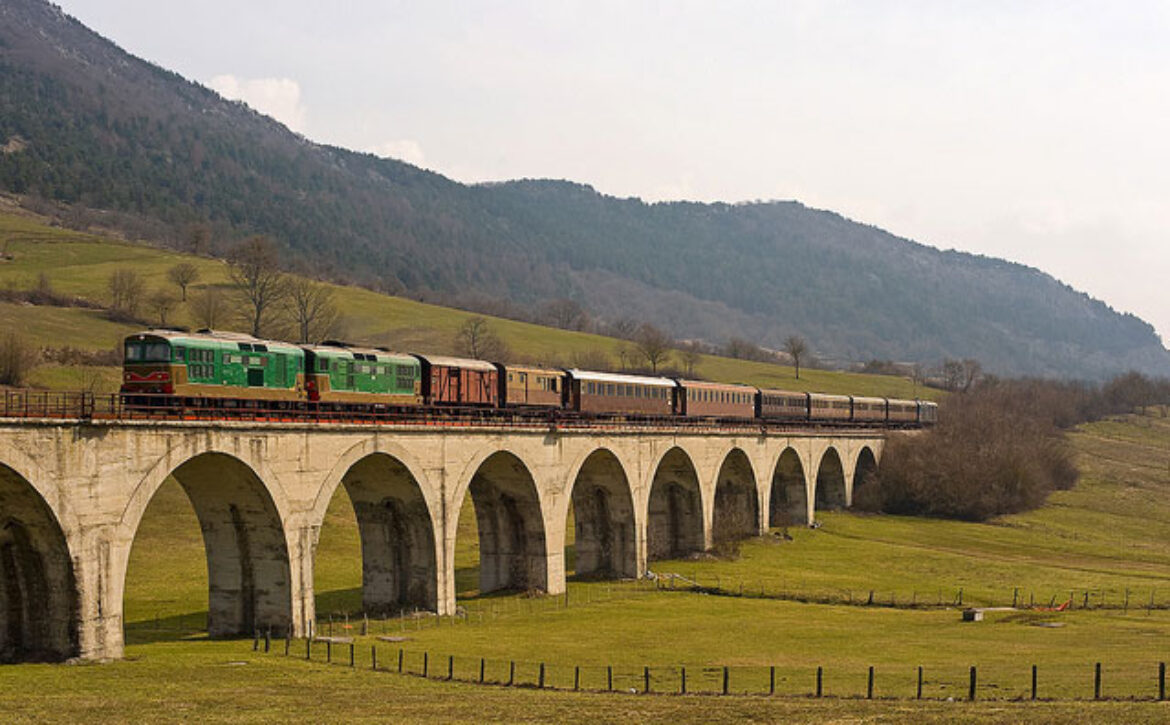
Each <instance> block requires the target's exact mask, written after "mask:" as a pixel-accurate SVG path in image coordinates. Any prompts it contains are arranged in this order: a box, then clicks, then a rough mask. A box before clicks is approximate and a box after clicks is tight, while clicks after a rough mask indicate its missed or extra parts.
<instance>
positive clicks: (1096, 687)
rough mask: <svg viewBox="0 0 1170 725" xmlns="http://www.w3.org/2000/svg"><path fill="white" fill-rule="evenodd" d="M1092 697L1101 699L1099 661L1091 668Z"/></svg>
mask: <svg viewBox="0 0 1170 725" xmlns="http://www.w3.org/2000/svg"><path fill="white" fill-rule="evenodd" d="M1093 699H1094V700H1100V699H1101V663H1100V662H1098V663H1097V665H1096V667H1094V668H1093Z"/></svg>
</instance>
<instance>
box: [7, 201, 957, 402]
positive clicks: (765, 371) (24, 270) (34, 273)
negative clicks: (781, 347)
mask: <svg viewBox="0 0 1170 725" xmlns="http://www.w3.org/2000/svg"><path fill="white" fill-rule="evenodd" d="M0 250H3V251H6V252H7V254H8V255H11V257H12V259H10V260H6V261H0V288H5V287H12V288H15V289H29V288H31V287H33V286H34V285H35V284H36V282H37V279H38V278H39V277H40V275H41V274H44V275H46V276H47V277H48V279H49V281H50V283H51V285H52V287H53V289H55V290H56V291H58V292H61V293H65V294H68V295H76V296H80V297H84V298H86V299H89V300H93V301H95V302H98V303H103V302H106V301H107V299H108V297H109V293H108V291H107V289H106V282H107V280H108V279H109V276H110V274H111V273H112V272H113V271H114V270H116V269H119V268H122V267H130V268H133V269H135V270H137V271H138V272H139V273H140V274H141V275H142V277H143V278H144V279H145V280H146V282H147V286H148V288H149V289H156V288H161V287H170V288H171V289H172V290H173V291H175V292H176V293H177V288H174V286H173V285H171V284H170V283H169V282H168V281H167V277H166V275H167V270H168V269H170V268H171V267H172V266H174V265H175V264H177V263H179V262H180V261H189V262H191V263H193V264H195V265H196V267H198V269H199V272H200V279H199V282H198V283H197V284H196V285H194V287H192V288H191V290H189V294H196V293H197V292H198V291H199V290H200V289H201V288H203V287H206V286H209V285H225V284H227V283H228V276H227V268H226V266H225V265H224V263H223V262H220V261H218V260H212V259H206V258H201V257H191V256H185V255H181V254H178V253H175V252H172V251H168V250H162V249H157V248H154V247H149V246H145V245H141V244H131V243H128V242H122V241H117V240H112V239H108V238H104V237H98V236H94V235H88V234H81V233H77V232H71V231H67V230H63V229H59V228H55V227H50V226H46V225H45V224H44V223H43V222H41V221H39V220H37V219H33V218H29V217H27V216H18V215H15V214H13V213H11V212H7V213H6V212H2V211H0ZM335 290H336V300H337V304H338V307H339V308H340V309H341V310H342V311H343V314H344V318H345V328H346V337H347V338H349V339H351V340H353V341H355V342H366V343H370V344H376V345H385V346H388V347H391V348H393V349H397V350H406V351H416V352H434V353H452V352H455V349H454V337H455V333H456V331H457V330H458V329H459V327H460V325H462V324H463V322H464V321H465V320H466V319H467V318H468V317H470V316H471V313H467V312H463V311H459V310H453V309H449V308H445V307H438V306H436V305H429V304H423V303H420V302H416V301H413V300H410V299H406V298H402V297H390V296H387V295H381V294H377V293H374V292H370V291H369V290H364V289H359V288H356V287H336V288H335ZM143 314H146V313H145V312H144V313H143ZM0 319H3V320H4V325H5V327H6V328H8V327H11V328H12V329H18V330H20V332H21V333H22V334H23V335H25V336H27V337H28V339H30V340H31V341H32V342H34V343H35V344H37V345H42V346H61V345H66V344H68V345H72V346H74V347H78V348H82V349H86V350H99V349H111V348H113V347H114V346H116V345H118V344H119V343H120V342H121V339H122V337H124V336H125V335H126V334H127V333H129V332H132V331H134V330H135V329H138V328H137V327H136V326H133V325H125V324H116V323H113V322H109V321H108V320H106V319H104V317H102V313H101V312H100V311H96V310H87V309H80V308H59V307H39V306H28V305H14V304H5V303H0ZM168 321H169V322H171V323H172V324H180V325H189V324H190V323H191V321H190V319H189V316H188V313H187V310H186V308H185V307H183V306H182V305H180V306H179V308H178V309H177V310H176V312H175V313H174V314H173V315H172V316H171V319H170V320H168ZM236 324H237V326H238V325H241V324H242V322H237V323H236ZM492 325H493V327H494V329H495V330H496V332H497V334H499V336H500V337H501V338H502V339H503V340H504V342H505V343H506V344H507V346H508V349H509V351H510V353H511V355H512V356H513V357H514V358H516V359H518V360H524V361H532V362H541V363H545V364H550V365H563V366H570V365H572V364H573V361H574V360H575V359H576V358H577V357H578V356H580V355H582V354H585V353H590V352H595V351H601V352H604V353H605V354H607V355H609V356H610V357H611V358H612V359H614V360H617V351H618V349H619V347H620V346H621V345H625V344H628V343H624V342H622V341H619V340H616V339H613V338H608V337H602V336H600V335H592V334H586V333H580V332H570V331H565V330H558V329H553V328H548V327H541V326H539V325H531V324H527V323H523V322H515V321H512V320H504V319H493V320H492ZM696 373H697V374H699V375H701V376H703V377H706V378H709V379H711V380H721V381H728V382H744V383H749V384H752V385H758V386H761V387H779V388H786V389H792V390H815V391H820V392H826V393H856V394H858V395H884V396H890V397H903V398H912V397H915V395H917V396H920V397H925V398H933V397H936V396H937V391H933V390H928V389H922V388H919V387H917V386H915V385H913V383H912V382H911V381H910V380H908V379H906V378H900V377H894V376H886V375H858V374H852V373H841V372H829V371H822V370H807V369H806V370H802V371H801V377H800V379H797V378H796V377H795V371H794V370H793V369H792V368H790V367H786V366H781V365H772V364H768V363H759V362H749V361H744V360H732V359H729V358H722V357H716V356H710V355H707V356H703V357H702V358H701V360H700V361H699V363H698V365H697V366H696ZM105 374H106V378H105V379H106V380H107V381H113V380H115V379H116V376H113V375H111V374H110V373H109V371H106V373H105ZM33 382H34V383H36V384H38V385H44V386H47V387H52V386H58V385H63V386H68V385H70V384H72V383H73V382H74V381H73V380H71V379H70V378H69V377H68V376H62V375H53V374H47V373H43V372H38V373H37V375H36V376H34V378H33ZM107 384H111V383H107Z"/></svg>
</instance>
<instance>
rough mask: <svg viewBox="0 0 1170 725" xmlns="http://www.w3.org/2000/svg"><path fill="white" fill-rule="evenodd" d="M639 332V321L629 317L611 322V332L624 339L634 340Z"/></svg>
mask: <svg viewBox="0 0 1170 725" xmlns="http://www.w3.org/2000/svg"><path fill="white" fill-rule="evenodd" d="M637 332H638V321H637V320H633V319H631V318H629V317H622V318H619V319H617V320H614V321H613V322H611V323H610V324H609V334H611V335H613V336H614V337H620V338H621V339H623V340H632V339H634V335H635V334H636V333H637Z"/></svg>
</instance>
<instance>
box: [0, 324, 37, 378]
mask: <svg viewBox="0 0 1170 725" xmlns="http://www.w3.org/2000/svg"><path fill="white" fill-rule="evenodd" d="M39 359H40V352H39V351H38V350H37V349H36V348H35V347H33V346H32V345H31V344H29V342H28V340H25V339H24V338H23V337H21V336H20V335H18V334H16V333H15V332H9V333H8V334H6V335H4V337H3V338H0V385H13V386H20V385H24V383H25V379H26V378H27V377H28V374H29V372H30V371H31V370H32V369H33V368H34V367H36V364H37V361H38V360H39Z"/></svg>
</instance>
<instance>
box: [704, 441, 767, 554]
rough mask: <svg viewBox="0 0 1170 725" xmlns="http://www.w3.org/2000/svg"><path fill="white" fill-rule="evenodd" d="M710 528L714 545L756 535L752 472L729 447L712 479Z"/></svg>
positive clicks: (755, 491) (757, 521) (741, 454)
mask: <svg viewBox="0 0 1170 725" xmlns="http://www.w3.org/2000/svg"><path fill="white" fill-rule="evenodd" d="M711 529H712V533H713V536H714V540H715V545H716V546H720V545H723V544H727V543H729V542H732V541H735V540H738V539H745V538H748V537H750V536H758V535H759V533H760V503H759V490H758V489H757V488H756V473H755V470H754V469H753V468H752V464H751V461H750V460H748V457H747V454H746V453H744V452H743V450H742V449H740V448H733V449H732V450H731V452H729V453H728V454H727V456H725V457H724V459H723V463H722V464H721V465H720V466H719V473H718V474H716V476H715V515H714V520H713V523H712V526H711Z"/></svg>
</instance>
